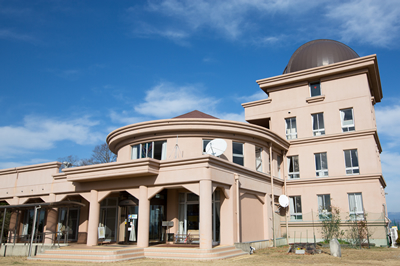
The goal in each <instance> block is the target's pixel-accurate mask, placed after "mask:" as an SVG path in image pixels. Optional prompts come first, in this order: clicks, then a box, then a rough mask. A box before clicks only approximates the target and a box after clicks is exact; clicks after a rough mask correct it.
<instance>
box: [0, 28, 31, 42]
mask: <svg viewBox="0 0 400 266" xmlns="http://www.w3.org/2000/svg"><path fill="white" fill-rule="evenodd" d="M0 39H6V40H17V41H24V42H30V43H36V42H38V40H37V39H36V38H35V37H33V36H32V35H29V34H23V33H17V32H15V31H12V30H10V29H0Z"/></svg>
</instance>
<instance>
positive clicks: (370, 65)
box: [256, 54, 383, 102]
mask: <svg viewBox="0 0 400 266" xmlns="http://www.w3.org/2000/svg"><path fill="white" fill-rule="evenodd" d="M359 69H367V70H368V71H367V75H368V81H369V85H370V89H371V94H372V95H373V96H374V97H375V101H376V102H380V101H381V99H382V97H383V94H382V87H381V80H380V75H379V69H378V60H377V57H376V55H375V54H374V55H368V56H364V57H359V58H355V59H350V60H346V61H341V62H338V63H334V64H329V65H326V66H320V67H314V68H309V69H305V70H301V71H296V72H291V73H287V74H282V75H279V76H275V77H271V78H266V79H260V80H257V81H256V82H257V83H258V85H259V86H260V88H261V89H262V90H264V91H265V92H266V93H267V94H268V92H269V91H271V90H272V89H274V88H276V87H283V86H284V87H290V84H292V83H299V82H304V81H307V82H310V81H315V80H318V79H321V78H325V77H329V76H334V75H338V74H341V73H345V72H352V71H355V70H359Z"/></svg>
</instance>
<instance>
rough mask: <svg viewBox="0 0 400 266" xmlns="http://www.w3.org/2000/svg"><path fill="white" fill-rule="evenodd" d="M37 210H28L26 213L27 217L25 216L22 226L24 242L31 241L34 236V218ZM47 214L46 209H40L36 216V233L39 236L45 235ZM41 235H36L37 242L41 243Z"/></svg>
mask: <svg viewBox="0 0 400 266" xmlns="http://www.w3.org/2000/svg"><path fill="white" fill-rule="evenodd" d="M34 214H35V210H34V209H33V210H27V211H25V216H24V223H23V226H22V237H23V238H22V239H23V240H24V241H28V240H30V237H31V234H32V227H33V218H34ZM45 214H46V210H45V209H39V210H38V211H37V216H36V226H35V228H36V232H37V233H38V234H40V233H43V228H44V217H45ZM41 239H42V238H41V235H36V236H35V240H37V241H39V242H40V241H41Z"/></svg>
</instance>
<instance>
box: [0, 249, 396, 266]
mask: <svg viewBox="0 0 400 266" xmlns="http://www.w3.org/2000/svg"><path fill="white" fill-rule="evenodd" d="M287 249H288V248H287V247H279V248H268V249H263V250H256V253H255V254H253V255H245V256H240V257H235V258H230V259H225V260H213V261H192V260H159V259H138V260H130V261H123V262H113V263H104V264H103V265H107V264H112V265H113V266H114V265H115V266H127V265H137V264H141V265H167V266H172V265H173V266H176V265H209V264H211V265H226V266H228V265H229V266H233V265H264V264H268V265H279V266H282V265H298V264H301V265H310V264H315V265H336V264H345V265H397V266H398V265H400V248H398V249H394V248H371V249H362V250H357V249H349V248H343V249H342V257H341V258H336V257H333V256H331V255H330V254H329V249H323V253H322V254H318V255H295V254H292V253H291V254H287ZM98 264H99V263H87V262H85V263H83V262H60V261H31V260H27V259H26V258H25V257H2V258H0V265H68V266H75V265H76V266H77V265H85V266H93V265H98Z"/></svg>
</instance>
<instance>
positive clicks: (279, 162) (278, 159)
mask: <svg viewBox="0 0 400 266" xmlns="http://www.w3.org/2000/svg"><path fill="white" fill-rule="evenodd" d="M282 161H283V158H282V156H281V155H278V156H276V164H277V168H278V177H279V178H282V177H281V164H282Z"/></svg>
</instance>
